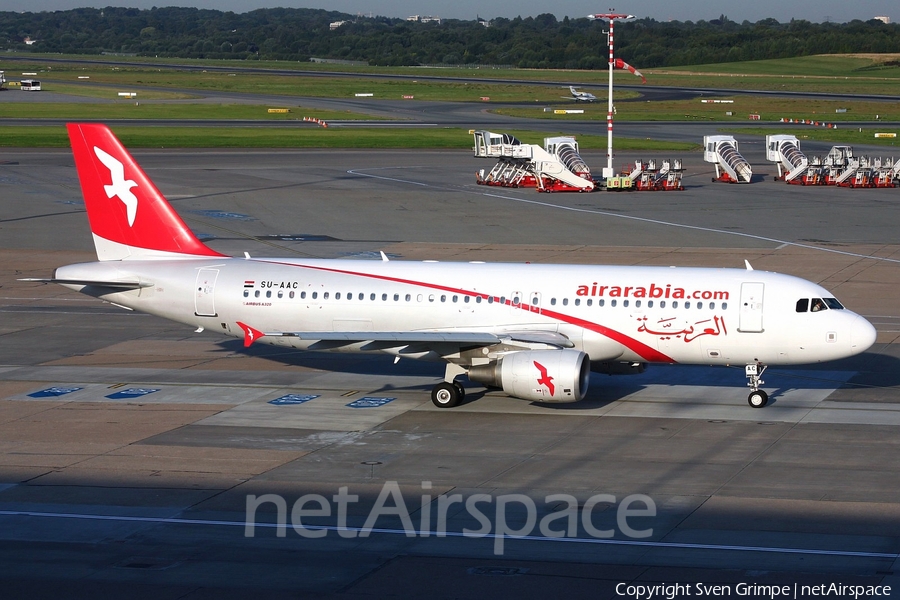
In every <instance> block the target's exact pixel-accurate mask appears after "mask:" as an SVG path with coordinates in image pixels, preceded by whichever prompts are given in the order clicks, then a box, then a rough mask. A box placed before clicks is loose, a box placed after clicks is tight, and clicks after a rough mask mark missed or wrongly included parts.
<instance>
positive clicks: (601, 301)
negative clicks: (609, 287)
mask: <svg viewBox="0 0 900 600" xmlns="http://www.w3.org/2000/svg"><path fill="white" fill-rule="evenodd" d="M605 304H606V300H604V299H603V298H600V299H599V300H597V306H604V305H605Z"/></svg>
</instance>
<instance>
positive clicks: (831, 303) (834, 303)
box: [822, 298, 844, 310]
mask: <svg viewBox="0 0 900 600" xmlns="http://www.w3.org/2000/svg"><path fill="white" fill-rule="evenodd" d="M822 301H823V302H825V305H826V306H828V308H830V309H832V310H843V309H844V305H843V304H841V303H840V302H838V300H837V298H822Z"/></svg>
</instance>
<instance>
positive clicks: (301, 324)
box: [56, 258, 875, 365]
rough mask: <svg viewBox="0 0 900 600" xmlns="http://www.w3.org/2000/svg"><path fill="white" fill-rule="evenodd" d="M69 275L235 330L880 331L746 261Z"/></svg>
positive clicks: (614, 348) (751, 335) (714, 339)
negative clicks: (805, 304)
mask: <svg viewBox="0 0 900 600" xmlns="http://www.w3.org/2000/svg"><path fill="white" fill-rule="evenodd" d="M56 277H57V278H59V279H70V280H93V279H95V280H105V281H111V280H123V281H126V280H135V279H138V280H140V281H141V282H143V283H144V284H152V285H149V286H148V287H143V288H141V289H137V290H130V291H120V292H112V293H110V291H109V290H104V291H103V296H102V297H103V298H104V299H107V300H109V301H111V302H114V303H116V304H120V305H123V306H126V307H129V308H133V309H135V310H138V311H142V312H146V313H151V314H154V315H158V316H161V317H165V318H167V319H171V320H174V321H179V322H183V323H186V324H190V325H192V326H196V327H204V328H206V329H208V330H210V331H219V332H221V333H224V334H226V335H231V336H234V337H243V336H244V332H243V331H242V330H241V328H240V327H238V326H237V323H238V322H242V323H246V324H249V325H251V326H252V327H253V328H255V329H257V330H259V331H265V332H362V331H374V332H379V331H400V332H404V331H410V332H412V331H451V332H452V331H455V330H461V331H466V332H489V333H495V334H503V333H504V332H511V331H515V332H523V331H539V332H548V331H549V332H555V333H559V334H562V335H564V336H565V337H566V338H568V339H569V340H571V343H572V344H573V345H574V347H575V348H576V349H578V350H582V351H584V352H585V353H586V354H587V355H588V356H589V357H590V359H591V361H592V362H598V361H632V362H677V363H686V364H692V363H693V364H730V363H736V364H742V363H746V364H749V363H753V362H760V363H765V364H771V365H779V364H802V363H814V362H821V361H828V360H834V359H838V358H842V357H846V356H851V355H853V354H857V353H859V352H862V351H864V350H865V349H867V348H868V347H869V346H870V345H871V344H872V342H873V341H874V335H875V332H874V328H872V326H871V325H870V324H869V323H868V322H867V321H866V320H865V319H863V318H862V317H860V316H859V315H857V314H856V313H853V312H851V311H849V310H846V309H825V310H821V311H817V312H810V311H807V312H798V311H797V309H796V307H797V303H798V301H799V300H801V299H821V298H830V297H831V293H830V292H828V291H827V290H825V289H824V288H822V287H821V286H818V285H816V284H814V283H811V282H808V281H805V280H803V279H799V278H796V277H792V276H788V275H781V274H777V273H769V272H764V271H752V270H743V269H706V268H703V269H701V268H666V267H632V266H582V265H540V264H497V263H495V264H483V263H435V262H407V261H391V262H387V261H364V260H302V261H301V260H294V259H238V258H221V259H217V258H202V259H172V260H168V259H160V260H123V261H107V262H100V263H86V264H80V265H70V266H67V267H62V268H60V269H58V270H57V273H56ZM69 287H72V288H73V289H76V290H81V291H85V292H88V293H90V290H89V289H87V288H85V287H84V286H80V285H70V286H69ZM260 341H261V342H263V343H271V344H278V345H284V346H290V347H296V348H310V349H334V350H341V351H386V352H390V353H398V350H397V348H396V347H392V348H379V347H377V346H373V345H372V344H355V345H354V344H349V345H348V344H344V345H335V346H333V347H328V346H327V345H322V344H321V343H319V344H318V345H317V344H316V342H314V341H310V340H309V339H298V338H292V337H266V338H262V339H261V340H260ZM394 346H396V344H395V345H394ZM418 358H428V356H424V355H423V356H418ZM434 358H439V357H438V356H434ZM460 362H464V361H462V360H461V361H460Z"/></svg>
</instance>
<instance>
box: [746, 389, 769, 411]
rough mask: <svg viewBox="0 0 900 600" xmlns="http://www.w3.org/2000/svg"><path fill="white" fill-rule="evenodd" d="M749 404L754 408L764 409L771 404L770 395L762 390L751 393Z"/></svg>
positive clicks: (748, 399)
mask: <svg viewBox="0 0 900 600" xmlns="http://www.w3.org/2000/svg"><path fill="white" fill-rule="evenodd" d="M747 403H748V404H749V405H750V406H752V407H753V408H762V407H764V406H765V405H766V404H768V403H769V395H768V394H767V393H765V392H764V391H762V390H757V391H755V392H750V395H749V396H748V397H747Z"/></svg>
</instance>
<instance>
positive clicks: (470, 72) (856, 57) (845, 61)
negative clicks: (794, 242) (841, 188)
mask: <svg viewBox="0 0 900 600" xmlns="http://www.w3.org/2000/svg"><path fill="white" fill-rule="evenodd" d="M35 58H38V57H37V56H36V57H35ZM72 58H80V59H85V60H97V57H96V56H85V57H72ZM897 58H898V55H897V54H851V55H817V56H803V57H797V58H785V59H778V60H759V61H747V62H735V63H721V64H714V65H691V66H686V67H665V68H654V69H650V68H647V67H646V66H645V65H639V64H636V65H634V66H635V67H636V68H638V69H640V70H641V71H642V72H643V73H644V75H646V76H647V82H648V84H650V85H663V86H685V87H701V88H720V89H757V90H776V91H778V90H785V89H786V90H791V91H799V92H832V93H859V94H883V95H900V67H897V66H887V65H885V64H884V63H885V62H887V61H890V60H897ZM120 60H122V59H120ZM128 60H129V61H131V62H133V63H134V64H135V69H140V70H141V71H142V72H144V73H148V74H152V73H154V72H155V73H157V74H159V73H164V74H165V77H164V78H163V83H162V84H161V85H166V84H165V79H168V78H169V74H172V75H173V76H174V75H175V74H176V73H177V72H175V71H169V70H165V71H163V70H159V69H156V68H150V67H148V66H146V63H163V64H171V65H189V66H196V67H198V68H199V69H202V68H203V66H205V65H211V66H213V65H214V66H215V67H217V68H221V67H226V68H227V67H229V66H233V67H255V68H263V69H281V70H285V69H287V70H298V71H299V70H303V71H314V72H322V73H327V72H342V73H357V74H359V75H361V76H362V75H370V74H379V75H385V74H397V75H413V76H415V75H421V76H422V77H423V78H424V77H428V76H441V77H464V78H478V77H484V78H491V79H528V80H532V81H536V82H537V81H566V82H572V83H575V84H580V85H591V86H601V87H602V86H603V85H604V84H605V82H606V78H607V72H606V70H605V69H600V70H596V71H577V70H536V69H493V68H430V67H369V66H349V65H335V64H317V63H309V62H304V63H300V62H282V61H253V60H248V61H200V60H190V59H158V58H140V57H137V58H130V59H128ZM15 64H16V70H17V71H18V70H19V69H20V68H21V70H22V71H40V70H42V69H43V70H44V71H45V72H46V74H48V75H49V74H53V76H54V77H55V76H56V73H57V72H60V73H65V74H67V75H77V74H88V73H87V72H86V71H85V70H83V69H84V67H82V66H80V65H60V64H57V63H54V64H53V65H52V67H51V68H49V69H48V68H47V65H46V64H45V63H41V62H39V61H35V62H33V63H24V62H23V63H15ZM90 70H91V71H97V72H98V76H99V73H100V72H107V73H111V72H113V69H111V68H109V67H101V66H97V67H91V68H90ZM121 70H122V71H123V72H126V73H127V72H128V71H130V70H132V68H130V67H129V68H127V69H121ZM76 71H82V72H81V73H76ZM210 74H212V73H202V72H199V73H197V75H198V76H205V75H210ZM41 75H42V76H44V75H45V73H42V74H41ZM181 75H188V76H190V74H184V73H182V74H181ZM222 75H224V76H227V74H222ZM290 79H291V80H295V79H294V78H290ZM636 82H637V80H636V79H635V77H634V76H633V75H631V74H629V73H627V72H616V83H617V85H622V84H628V85H633V84H635V83H636ZM390 91H393V90H390ZM467 91H471V90H467ZM273 93H279V92H273ZM291 93H293V92H291ZM404 93H406V92H404ZM413 93H414V92H413ZM482 95H483V94H482ZM488 95H490V94H488ZM557 95H558V94H557ZM525 96H526V95H525V94H519V96H517V97H518V98H519V99H524V98H525ZM422 99H432V98H428V97H425V96H423V97H422ZM434 99H438V98H434ZM497 99H498V100H500V99H503V100H504V101H506V100H507V99H506V98H501V96H499V95H498V96H497ZM548 100H552V98H543V99H542V98H538V101H548Z"/></svg>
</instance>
